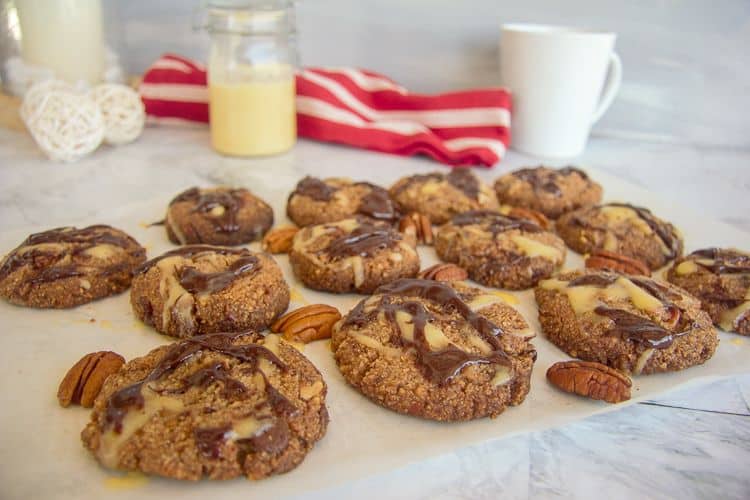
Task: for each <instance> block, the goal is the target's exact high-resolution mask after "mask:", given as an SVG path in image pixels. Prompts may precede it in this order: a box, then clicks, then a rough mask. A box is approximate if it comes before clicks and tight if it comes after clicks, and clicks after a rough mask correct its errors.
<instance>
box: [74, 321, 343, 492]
mask: <svg viewBox="0 0 750 500" xmlns="http://www.w3.org/2000/svg"><path fill="white" fill-rule="evenodd" d="M326 391H327V389H326V384H325V382H324V381H323V378H322V377H321V375H320V372H318V370H317V369H316V368H315V367H314V366H313V364H312V363H310V361H308V360H307V358H305V357H304V356H303V355H302V354H300V353H299V351H297V350H296V349H294V348H293V347H291V346H290V345H288V344H287V343H286V342H284V341H283V340H280V339H279V337H278V336H276V335H269V336H268V337H265V338H264V337H262V336H260V335H257V334H248V333H234V334H227V333H214V334H209V335H202V336H198V337H192V338H190V339H187V340H182V341H180V342H177V343H174V344H171V345H167V346H162V347H158V348H156V349H154V350H153V351H151V352H150V353H148V354H147V355H145V356H143V357H141V358H136V359H134V360H132V361H129V362H128V363H126V364H125V365H124V366H123V367H122V368H120V370H119V371H118V372H117V373H115V374H113V375H111V376H110V377H109V378H108V379H107V381H106V382H105V384H104V387H103V388H102V391H101V392H100V393H99V395H98V396H97V398H96V400H95V401H94V409H93V411H92V413H91V420H90V422H89V423H88V424H87V425H86V427H85V428H84V430H83V432H82V433H81V439H82V440H83V444H84V446H85V447H86V448H87V449H88V450H89V451H91V453H92V454H93V455H94V457H95V458H96V460H98V461H99V463H101V464H102V465H103V466H104V467H107V468H110V469H118V470H129V471H140V472H143V473H146V474H154V475H159V476H164V477H170V478H175V479H188V480H198V479H201V478H204V477H205V478H209V479H231V478H234V477H238V476H246V477H248V478H250V479H261V478H264V477H268V476H271V475H274V474H281V473H283V472H287V471H289V470H292V469H293V468H295V467H296V466H297V465H298V464H299V463H300V462H302V460H303V459H304V458H305V455H307V453H308V452H309V451H310V449H311V448H312V447H313V445H314V444H315V442H316V441H318V440H319V439H321V438H322V437H323V435H324V434H325V432H326V426H327V424H328V411H327V410H326V406H325V397H326Z"/></svg>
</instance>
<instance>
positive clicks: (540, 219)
mask: <svg viewBox="0 0 750 500" xmlns="http://www.w3.org/2000/svg"><path fill="white" fill-rule="evenodd" d="M508 215H510V216H513V217H518V218H519V219H526V220H528V221H531V222H533V223H535V224H536V225H537V226H539V227H541V228H542V229H544V230H547V231H549V229H550V228H551V227H552V223H551V222H550V221H549V219H548V218H547V216H546V215H544V214H543V213H542V212H537V211H536V210H532V209H530V208H522V207H510V210H509V211H508Z"/></svg>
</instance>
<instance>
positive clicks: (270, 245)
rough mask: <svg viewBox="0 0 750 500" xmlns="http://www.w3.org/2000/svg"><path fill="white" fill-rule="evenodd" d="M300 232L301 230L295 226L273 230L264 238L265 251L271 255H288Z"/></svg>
mask: <svg viewBox="0 0 750 500" xmlns="http://www.w3.org/2000/svg"><path fill="white" fill-rule="evenodd" d="M298 231H299V228H298V227H294V226H281V227H277V228H274V229H271V230H270V231H268V232H267V233H266V235H265V236H264V237H263V242H262V246H263V250H265V251H266V252H269V253H288V252H289V250H291V249H292V241H293V240H294V235H295V234H297V232H298Z"/></svg>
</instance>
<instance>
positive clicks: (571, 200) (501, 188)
mask: <svg viewBox="0 0 750 500" xmlns="http://www.w3.org/2000/svg"><path fill="white" fill-rule="evenodd" d="M495 194H496V195H497V199H498V201H499V202H500V203H504V204H508V205H511V206H515V207H523V208H530V209H532V210H537V211H539V212H542V213H543V214H544V215H546V216H547V217H550V218H552V219H557V218H558V217H560V216H561V215H562V214H564V213H565V212H570V211H571V210H576V209H578V208H582V207H590V206H593V205H596V204H597V203H600V202H601V201H602V187H601V186H600V185H599V184H597V183H596V182H594V181H592V180H591V179H590V178H589V176H588V175H587V174H586V172H584V171H582V170H579V169H577V168H575V167H565V168H560V169H554V168H549V167H542V166H540V167H536V168H522V169H520V170H516V171H514V172H510V173H508V174H505V175H503V176H502V177H500V178H498V179H497V180H496V181H495Z"/></svg>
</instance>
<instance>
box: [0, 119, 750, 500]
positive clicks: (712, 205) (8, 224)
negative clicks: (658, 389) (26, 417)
mask: <svg viewBox="0 0 750 500" xmlns="http://www.w3.org/2000/svg"><path fill="white" fill-rule="evenodd" d="M748 161H750V154H748V153H742V152H737V151H727V150H716V149H705V148H696V147H688V146H675V145H666V144H656V145H655V144H644V143H635V142H626V141H616V140H605V139H594V140H593V141H592V142H591V144H590V145H589V148H588V150H587V151H586V153H584V154H583V155H582V156H581V158H579V159H577V160H575V163H577V164H581V165H584V166H587V165H588V166H593V167H596V168H598V169H602V170H606V171H609V172H611V173H613V174H615V175H619V176H621V177H624V178H626V179H629V180H631V181H632V182H635V183H637V184H640V185H642V186H645V187H646V188H649V189H651V190H653V191H656V192H659V193H662V194H663V196H664V197H665V198H666V199H668V200H669V201H671V202H674V203H675V204H682V205H686V206H692V207H693V208H696V207H697V208H699V209H700V210H701V211H703V212H705V213H706V214H709V215H711V216H713V217H715V218H718V219H723V220H725V221H727V222H729V223H731V224H734V225H736V226H738V227H740V228H742V229H744V230H746V231H750V210H748V209H750V199H749V198H748V194H750V181H749V180H748V177H747V173H746V172H747V167H746V166H747V164H748ZM535 163H538V160H535V159H532V158H528V157H524V156H521V155H517V154H514V153H510V154H509V155H508V157H507V158H506V159H505V160H504V161H503V162H502V163H501V164H500V165H498V166H496V167H495V168H494V169H492V170H485V171H479V173H480V175H482V176H483V177H485V178H486V179H491V178H494V177H496V176H497V175H499V174H500V173H501V172H503V171H505V170H507V169H508V168H512V167H517V166H521V165H525V164H535ZM405 168H409V169H410V170H414V169H422V170H425V171H427V170H431V169H435V168H440V167H437V166H436V164H435V163H432V162H429V161H427V160H423V159H403V158H399V157H393V156H387V155H380V154H376V153H368V152H362V151H356V150H352V149H345V148H340V147H335V146H329V145H322V144H316V143H311V142H306V141H303V142H301V143H300V144H299V145H298V146H297V147H296V148H295V149H294V151H292V152H291V153H289V154H287V155H284V156H280V157H275V158H268V159H260V160H247V159H230V158H224V157H221V156H218V155H216V154H214V153H213V152H212V151H211V150H210V148H209V147H208V135H207V131H206V129H205V128H202V127H196V128H185V129H175V128H162V129H159V128H150V129H148V130H147V131H146V133H145V134H144V135H143V137H142V138H141V139H140V140H139V141H138V142H136V143H135V144H132V145H128V146H124V147H120V148H103V149H102V150H100V151H98V152H97V153H96V154H95V155H93V156H91V157H89V158H87V159H85V160H83V161H81V162H79V163H76V164H72V165H61V164H56V163H51V162H48V161H47V160H46V159H44V158H43V157H42V156H41V154H40V153H39V152H38V151H37V150H36V148H35V146H34V145H33V143H32V142H31V139H30V138H28V137H27V136H26V135H24V134H18V133H14V132H8V131H5V130H0V231H10V230H23V229H25V228H27V227H29V226H35V227H39V226H48V227H52V226H56V225H62V224H69V223H75V222H76V221H78V220H80V219H84V218H89V217H91V216H95V215H96V214H98V213H102V212H112V211H113V210H116V209H117V207H120V206H126V205H127V204H129V203H133V202H139V201H145V200H149V199H152V198H154V197H164V196H167V195H169V194H172V193H176V192H178V191H179V190H181V189H183V188H185V187H188V186H191V185H196V184H200V185H206V184H212V183H225V184H241V185H246V186H248V187H250V188H251V189H256V190H258V192H259V194H260V195H262V196H264V197H266V198H268V199H273V200H276V203H274V205H275V207H274V208H275V209H276V212H277V216H279V217H283V215H282V213H283V212H282V210H281V208H282V206H283V199H284V197H285V194H286V193H287V192H288V190H289V189H290V188H291V186H293V184H294V183H295V182H296V181H297V180H298V179H299V178H300V177H301V176H302V175H303V174H304V173H306V172H314V173H316V174H318V175H321V176H326V175H333V174H336V175H347V176H351V177H363V178H368V179H372V180H381V181H382V182H384V183H387V182H390V181H392V180H395V179H396V178H397V177H399V176H400V175H402V173H403V172H404V169H405ZM269 169H270V170H272V171H273V173H274V179H275V182H274V184H273V185H268V184H267V183H261V182H259V181H260V179H261V178H262V177H265V176H267V172H266V171H267V170H269ZM261 172H264V173H261ZM405 446H408V443H405ZM749 459H750V376H747V375H746V376H741V377H735V378H732V379H726V380H721V381H718V382H714V383H712V384H710V385H705V386H702V387H699V388H697V389H690V390H685V391H681V392H679V393H672V394H668V395H665V396H664V397H662V398H660V399H659V400H658V401H653V402H649V403H642V404H637V405H634V406H632V407H629V408H626V409H623V410H621V411H618V412H614V413H610V414H607V415H602V416H596V417H591V418H588V419H586V420H584V421H581V422H579V423H576V424H572V425H568V426H565V427H562V428H559V429H555V430H549V431H544V432H538V433H533V434H530V435H523V436H517V437H514V438H509V439H504V440H500V441H495V442H490V443H485V444H482V445H479V446H473V447H468V448H465V449H462V450H459V451H458V452H455V453H451V454H448V455H445V456H440V457H435V458H433V459H430V460H427V461H424V462H420V463H416V464H412V465H410V466H407V467H404V468H401V469H398V470H394V471H392V472H389V473H387V474H382V475H378V476H374V477H371V478H366V479H363V480H358V481H353V482H351V483H349V484H346V485H344V486H341V487H337V488H335V489H328V490H322V491H311V492H310V493H309V494H308V495H306V498H330V497H338V498H354V497H357V498H382V497H386V498H496V497H500V496H502V497H504V498H540V497H541V498H547V497H574V498H598V497H600V496H601V494H602V492H606V494H607V496H608V497H609V498H611V499H616V498H631V497H634V496H640V497H646V498H673V497H677V498H718V497H721V498H748V497H750V477H748V476H747V474H746V472H745V470H746V467H745V464H747V462H748V460H749ZM0 496H1V495H0Z"/></svg>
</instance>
